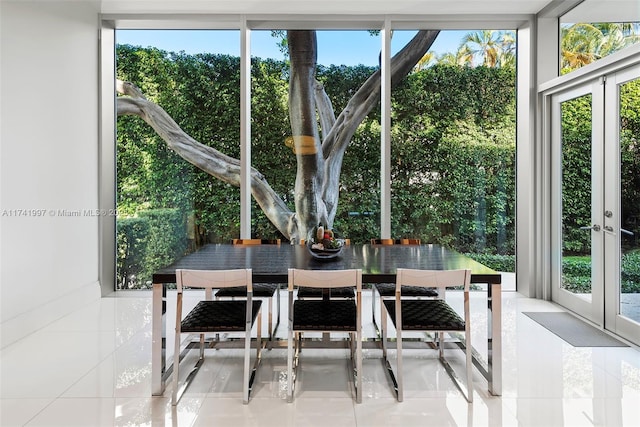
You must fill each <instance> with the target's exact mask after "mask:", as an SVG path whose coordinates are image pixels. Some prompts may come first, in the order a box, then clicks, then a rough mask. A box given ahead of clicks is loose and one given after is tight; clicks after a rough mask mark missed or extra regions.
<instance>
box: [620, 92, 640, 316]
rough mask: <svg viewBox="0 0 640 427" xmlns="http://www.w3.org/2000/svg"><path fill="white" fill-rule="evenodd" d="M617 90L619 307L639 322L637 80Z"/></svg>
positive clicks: (639, 121)
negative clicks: (618, 127) (618, 105)
mask: <svg viewBox="0 0 640 427" xmlns="http://www.w3.org/2000/svg"><path fill="white" fill-rule="evenodd" d="M619 88H620V124H619V126H620V179H621V185H620V206H621V209H622V210H621V212H622V216H621V221H620V226H621V230H620V246H621V247H620V252H619V253H620V254H621V257H622V259H621V263H620V266H621V268H620V282H619V283H620V290H619V291H620V307H619V313H620V314H621V315H623V316H625V317H628V318H630V319H632V320H635V321H636V322H640V117H639V116H638V106H639V105H640V79H638V80H632V81H630V82H627V83H625V84H623V85H620V86H619Z"/></svg>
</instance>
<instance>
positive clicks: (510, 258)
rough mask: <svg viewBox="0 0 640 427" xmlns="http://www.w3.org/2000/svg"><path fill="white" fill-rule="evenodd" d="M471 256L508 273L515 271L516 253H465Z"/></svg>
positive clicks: (494, 268) (492, 267)
mask: <svg viewBox="0 0 640 427" xmlns="http://www.w3.org/2000/svg"><path fill="white" fill-rule="evenodd" d="M465 255H466V256H468V257H469V258H471V259H473V260H475V261H478V262H479V263H480V264H484V265H486V266H487V267H489V268H491V269H493V270H495V271H502V272H506V273H515V271H516V256H515V255H496V254H474V253H465Z"/></svg>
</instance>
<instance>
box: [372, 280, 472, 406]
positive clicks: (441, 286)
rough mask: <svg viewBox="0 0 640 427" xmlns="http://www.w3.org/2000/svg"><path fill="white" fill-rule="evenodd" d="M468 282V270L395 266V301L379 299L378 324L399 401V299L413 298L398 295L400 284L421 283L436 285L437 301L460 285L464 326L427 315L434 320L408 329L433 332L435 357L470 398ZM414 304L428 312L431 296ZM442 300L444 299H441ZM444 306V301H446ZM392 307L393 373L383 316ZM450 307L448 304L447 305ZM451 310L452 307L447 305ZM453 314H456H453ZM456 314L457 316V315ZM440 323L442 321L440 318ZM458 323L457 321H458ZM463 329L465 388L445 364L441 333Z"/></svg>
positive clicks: (385, 359)
mask: <svg viewBox="0 0 640 427" xmlns="http://www.w3.org/2000/svg"><path fill="white" fill-rule="evenodd" d="M470 282H471V270H417V269H403V268H399V269H398V270H397V273H396V291H395V301H389V300H385V301H384V302H383V303H382V307H383V313H384V314H383V317H382V320H381V327H382V355H383V358H384V362H385V365H386V367H387V371H388V372H389V375H390V376H391V380H392V382H393V385H394V389H395V391H396V396H397V399H398V401H399V402H402V400H403V399H404V393H403V372H402V357H403V356H402V353H403V349H402V333H403V331H404V329H403V316H402V307H403V301H405V302H406V301H407V300H410V299H413V300H415V298H407V297H404V298H403V297H402V295H401V289H402V286H421V287H433V288H437V289H438V291H439V292H438V293H439V296H438V299H439V300H440V301H443V302H444V300H445V290H446V288H447V287H454V286H461V285H462V286H464V290H463V292H464V315H463V319H462V320H463V322H464V326H463V327H462V329H461V328H459V327H457V328H447V327H446V326H445V325H444V324H439V325H438V324H437V320H436V319H429V322H432V323H434V325H433V327H412V328H410V329H408V330H411V331H425V332H436V333H437V339H438V346H437V347H438V351H439V360H440V362H441V363H442V364H443V366H444V367H445V369H446V371H447V373H448V374H449V376H450V377H451V379H452V380H453V381H454V383H455V384H456V386H457V387H458V388H459V389H460V391H461V392H462V393H463V394H464V395H465V398H466V399H467V401H468V402H469V403H471V402H473V371H472V368H473V363H472V352H473V349H472V346H471V324H470V319H471V317H470V314H469V285H470ZM416 303H417V304H416V305H420V304H421V303H424V304H423V305H424V306H425V313H424V314H425V315H428V314H429V313H427V312H426V310H429V308H428V305H430V304H431V305H433V303H434V301H433V300H431V301H430V300H418V301H416ZM388 304H389V305H388ZM444 304H446V302H444ZM446 305H447V306H448V304H446ZM390 307H392V308H393V309H394V311H395V318H392V323H393V324H394V326H395V327H396V356H397V357H396V369H395V371H396V372H395V374H394V370H393V368H392V367H391V364H390V363H389V360H388V357H387V331H388V329H387V317H391V315H390V314H389V309H390ZM447 308H449V309H451V308H450V307H447ZM451 311H453V309H451ZM456 316H457V315H456ZM457 317H458V318H459V316H457ZM441 323H442V321H441ZM458 323H459V322H458ZM461 331H464V335H465V346H464V352H465V356H466V360H465V362H466V363H465V364H466V392H465V387H464V386H463V384H462V382H461V381H460V379H459V378H458V376H457V375H456V373H455V371H454V370H453V368H452V367H451V366H450V365H449V363H448V362H447V360H446V359H445V357H444V333H445V332H447V333H449V334H452V333H458V332H461Z"/></svg>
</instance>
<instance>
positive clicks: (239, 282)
mask: <svg viewBox="0 0 640 427" xmlns="http://www.w3.org/2000/svg"><path fill="white" fill-rule="evenodd" d="M251 273H252V271H251V269H250V268H240V269H236V270H185V269H178V270H176V285H177V287H178V292H179V293H181V292H182V289H183V288H184V287H189V288H204V289H206V290H207V299H209V292H210V291H211V289H220V288H229V287H234V286H246V287H247V294H249V293H250V292H253V286H252V277H251Z"/></svg>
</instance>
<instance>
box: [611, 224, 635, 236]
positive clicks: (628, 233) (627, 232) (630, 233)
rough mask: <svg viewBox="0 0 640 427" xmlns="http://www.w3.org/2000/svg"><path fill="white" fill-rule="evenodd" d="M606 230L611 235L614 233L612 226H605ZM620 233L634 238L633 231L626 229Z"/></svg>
mask: <svg viewBox="0 0 640 427" xmlns="http://www.w3.org/2000/svg"><path fill="white" fill-rule="evenodd" d="M604 230H605V231H608V232H610V233H613V227H611V226H610V225H605V226H604ZM620 232H621V233H622V234H627V235H629V236H633V231H629V230H625V229H624V228H621V229H620Z"/></svg>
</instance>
